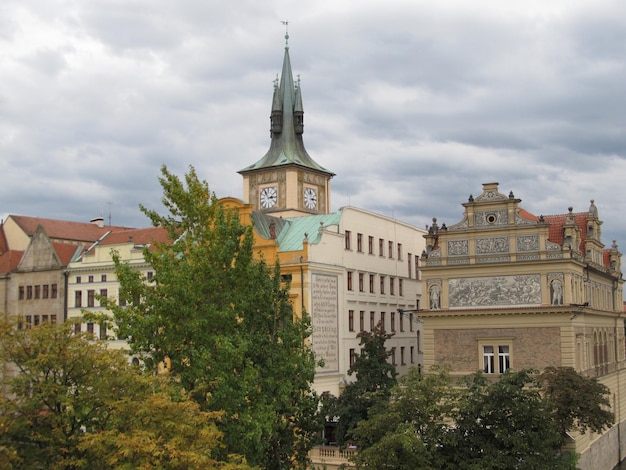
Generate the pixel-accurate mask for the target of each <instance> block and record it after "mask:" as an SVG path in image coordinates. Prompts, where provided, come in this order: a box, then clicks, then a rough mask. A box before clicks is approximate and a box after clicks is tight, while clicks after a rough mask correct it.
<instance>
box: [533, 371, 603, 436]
mask: <svg viewBox="0 0 626 470" xmlns="http://www.w3.org/2000/svg"><path fill="white" fill-rule="evenodd" d="M537 382H538V383H539V385H540V386H541V390H542V393H543V394H544V397H545V399H546V400H547V401H548V402H549V403H550V405H551V407H552V409H551V411H552V419H553V420H554V421H555V423H556V426H557V429H558V430H559V432H560V433H561V435H562V436H563V435H565V433H566V432H567V431H570V430H572V429H577V430H578V431H579V432H581V433H582V434H584V433H585V432H586V431H587V430H588V429H590V430H591V431H593V432H596V433H600V432H602V431H603V430H604V429H605V428H609V427H611V425H612V424H613V422H614V421H615V416H614V415H613V413H612V412H611V411H609V408H610V407H611V403H610V402H609V396H610V390H609V388H608V387H607V386H605V385H603V384H601V383H599V382H598V381H597V380H596V379H595V378H590V377H585V376H583V375H581V374H579V373H578V372H576V371H575V370H574V369H573V368H571V367H547V368H546V369H545V370H544V371H543V372H542V373H541V375H540V376H539V377H538V379H537Z"/></svg>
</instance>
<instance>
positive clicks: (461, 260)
mask: <svg viewBox="0 0 626 470" xmlns="http://www.w3.org/2000/svg"><path fill="white" fill-rule="evenodd" d="M460 264H470V260H469V258H452V259H449V260H448V265H460Z"/></svg>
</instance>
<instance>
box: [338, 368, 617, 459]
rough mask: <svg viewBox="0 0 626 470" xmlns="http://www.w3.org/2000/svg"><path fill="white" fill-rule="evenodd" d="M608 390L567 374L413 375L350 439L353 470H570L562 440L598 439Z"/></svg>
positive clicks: (606, 419) (609, 417)
mask: <svg viewBox="0 0 626 470" xmlns="http://www.w3.org/2000/svg"><path fill="white" fill-rule="evenodd" d="M607 393H608V389H607V388H606V387H604V386H603V385H601V384H599V383H598V382H597V381H596V380H595V379H591V378H587V377H584V376H582V375H580V374H578V373H577V372H576V371H575V370H574V369H571V368H547V369H546V370H545V371H544V372H543V373H541V374H538V373H537V372H536V371H533V370H522V371H517V372H514V371H507V372H506V373H505V374H502V375H501V376H500V377H499V378H498V380H488V378H487V377H486V376H485V375H484V374H483V373H482V372H477V373H475V374H472V375H470V376H468V377H465V378H463V379H462V380H460V381H457V382H453V381H452V379H451V378H450V376H449V374H448V373H447V371H446V370H444V369H440V368H433V369H432V370H431V371H429V372H428V373H427V374H424V375H422V374H420V373H419V372H418V371H417V370H416V369H412V370H411V371H410V372H409V373H408V374H406V375H405V376H403V377H401V378H400V379H399V381H398V385H397V386H396V387H393V388H392V389H391V393H390V396H389V399H387V400H380V401H378V402H376V403H375V404H374V405H373V406H372V407H370V408H369V410H368V414H367V418H366V419H362V420H360V421H359V422H358V423H357V424H356V428H355V429H354V430H353V432H352V433H351V434H350V436H351V439H352V440H353V442H354V443H355V444H356V445H357V447H358V449H359V451H358V453H356V454H355V457H354V462H355V463H356V464H357V467H359V468H381V469H383V468H389V469H405V468H406V469H409V468H411V469H422V468H423V469H430V468H438V469H450V470H452V469H455V470H456V469H461V470H479V469H480V470H484V469H487V470H489V469H493V470H500V469H501V470H508V469H539V468H540V469H555V470H557V469H558V470H570V469H571V470H573V469H575V468H576V461H577V456H576V455H575V454H572V453H569V452H566V453H562V452H561V447H562V445H563V442H564V441H563V439H564V433H565V432H566V431H569V430H571V429H578V430H579V431H580V432H585V431H586V430H589V429H591V430H593V431H594V432H601V431H602V430H603V429H605V428H607V427H609V426H610V425H611V423H612V422H613V414H612V413H611V412H610V411H609V410H608V408H609V402H608V399H607Z"/></svg>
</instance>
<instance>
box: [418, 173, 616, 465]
mask: <svg viewBox="0 0 626 470" xmlns="http://www.w3.org/2000/svg"><path fill="white" fill-rule="evenodd" d="M520 202H521V199H518V198H516V197H515V196H514V195H513V192H511V193H509V194H508V195H505V194H502V193H501V192H500V191H499V189H498V184H497V183H489V184H484V185H483V189H482V193H481V194H480V195H479V196H477V197H473V196H470V197H469V199H468V201H467V202H465V203H463V207H464V213H463V216H462V219H461V221H460V222H458V223H456V224H453V225H450V226H446V225H445V224H443V225H441V226H439V225H438V223H437V220H436V219H433V224H432V226H431V227H430V228H429V231H428V234H427V235H426V236H425V239H426V250H425V252H424V253H423V255H422V257H421V262H422V275H423V283H424V295H425V297H427V301H426V302H424V305H423V307H424V310H423V311H422V312H421V317H422V319H423V321H424V344H425V347H424V365H425V367H426V368H428V367H430V366H433V365H448V366H450V367H451V372H452V374H453V375H456V376H462V375H467V374H470V373H472V372H474V371H476V370H483V371H484V373H485V374H486V375H488V376H490V377H494V378H497V377H498V375H499V374H501V373H503V372H505V371H506V370H507V369H509V368H510V369H515V370H520V369H527V368H531V369H539V370H541V369H543V368H545V367H548V366H555V367H559V366H567V367H573V368H575V369H576V370H577V371H579V372H581V373H583V374H585V375H588V376H591V377H597V378H598V380H599V381H600V382H601V383H603V384H605V385H607V386H608V387H609V388H610V390H611V401H612V408H613V411H614V413H615V414H616V417H617V424H616V425H615V426H613V427H612V428H611V429H610V430H609V431H607V432H605V433H604V434H602V435H596V434H593V433H589V432H588V433H586V434H584V435H581V434H579V433H572V434H571V436H570V437H571V443H570V445H571V447H572V448H573V449H575V450H576V451H577V452H578V453H580V454H581V460H580V463H579V465H580V467H581V468H582V469H598V468H602V469H609V468H613V467H614V466H615V465H617V464H618V463H619V462H620V461H621V460H622V459H623V458H624V456H625V455H626V453H625V452H626V440H624V436H625V434H624V433H625V432H626V427H625V425H624V420H625V419H626V371H625V370H624V367H625V366H626V361H625V355H624V351H625V346H626V344H625V338H624V329H625V319H624V311H623V301H622V298H623V279H622V274H621V253H620V252H619V251H618V249H617V244H616V243H615V241H614V242H613V243H612V246H611V247H610V248H605V246H604V244H603V242H602V238H601V235H602V221H601V220H600V218H599V215H598V209H597V207H596V206H595V204H594V202H593V201H591V205H590V207H589V209H588V211H586V212H578V213H577V212H573V209H572V208H570V209H569V211H568V212H567V213H565V214H561V215H551V216H548V215H540V216H536V215H533V214H531V213H529V212H528V211H526V210H524V209H523V208H522V207H521V205H520Z"/></svg>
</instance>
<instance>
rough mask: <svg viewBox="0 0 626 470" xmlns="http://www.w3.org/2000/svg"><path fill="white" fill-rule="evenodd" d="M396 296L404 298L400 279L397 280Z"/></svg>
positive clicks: (402, 284)
mask: <svg viewBox="0 0 626 470" xmlns="http://www.w3.org/2000/svg"><path fill="white" fill-rule="evenodd" d="M398 295H399V296H400V297H402V296H404V283H403V282H402V279H398Z"/></svg>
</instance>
